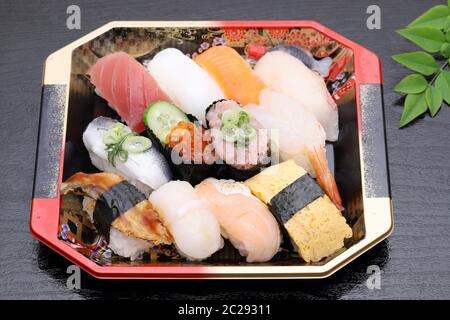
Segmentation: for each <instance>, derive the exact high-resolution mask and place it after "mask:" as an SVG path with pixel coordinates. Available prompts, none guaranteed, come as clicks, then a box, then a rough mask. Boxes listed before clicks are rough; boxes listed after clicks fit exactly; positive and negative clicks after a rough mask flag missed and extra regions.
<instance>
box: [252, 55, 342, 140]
mask: <svg viewBox="0 0 450 320" xmlns="http://www.w3.org/2000/svg"><path fill="white" fill-rule="evenodd" d="M254 70H255V73H256V74H257V75H258V76H259V77H260V78H261V79H262V80H263V81H264V83H265V84H266V85H267V86H268V87H269V88H270V89H273V90H275V91H278V92H281V93H284V94H287V95H288V96H291V97H292V98H294V99H295V100H296V101H298V107H299V108H304V109H306V110H308V111H309V112H310V113H312V114H313V115H314V116H315V117H316V118H317V120H318V121H319V122H320V124H321V125H322V127H323V128H324V130H325V132H326V139H327V140H328V141H336V140H337V138H338V135H339V123H338V109H337V106H336V103H335V102H334V100H333V98H332V97H331V95H330V93H329V92H328V90H327V86H326V84H325V81H324V80H323V78H322V77H321V76H320V75H318V74H317V73H316V72H314V71H311V70H310V69H308V67H307V66H305V64H304V63H303V62H302V61H300V60H299V59H297V58H295V57H294V56H292V55H290V54H289V53H286V52H283V51H272V52H268V53H266V54H265V55H264V56H263V57H262V58H261V59H260V60H259V61H258V62H257V63H256V65H255V69H254Z"/></svg>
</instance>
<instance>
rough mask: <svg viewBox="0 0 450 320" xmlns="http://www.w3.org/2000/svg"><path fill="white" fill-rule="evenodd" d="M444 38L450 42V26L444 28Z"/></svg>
mask: <svg viewBox="0 0 450 320" xmlns="http://www.w3.org/2000/svg"><path fill="white" fill-rule="evenodd" d="M445 30H446V31H445V40H446V41H447V42H450V28H447V29H445Z"/></svg>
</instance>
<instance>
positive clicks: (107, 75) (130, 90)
mask: <svg viewBox="0 0 450 320" xmlns="http://www.w3.org/2000/svg"><path fill="white" fill-rule="evenodd" d="M87 74H88V75H89V76H90V81H91V82H92V84H93V85H94V86H95V88H96V92H97V93H98V94H99V95H100V96H101V97H103V98H104V99H105V100H106V101H108V103H109V105H110V107H112V108H113V109H114V110H115V111H116V112H117V113H118V114H119V116H120V117H121V118H122V119H123V120H124V121H125V122H126V123H127V124H128V126H129V127H130V128H131V129H133V131H136V132H138V133H140V132H142V131H144V129H145V128H144V122H143V121H142V115H143V113H144V110H145V108H147V106H148V105H149V104H150V103H152V102H154V101H157V100H165V101H170V99H169V97H168V96H167V95H166V94H165V93H164V91H163V90H161V88H160V87H159V86H158V84H157V83H156V81H155V79H154V78H153V77H152V76H151V75H150V74H149V73H148V72H147V70H146V69H145V68H144V66H142V65H141V64H140V63H139V62H137V61H136V60H135V59H134V58H133V57H131V56H130V55H128V54H126V53H125V52H115V53H112V54H109V55H107V56H105V57H103V58H100V59H99V60H98V61H97V62H96V63H95V64H94V65H93V66H92V67H91V68H90V69H89V70H88V72H87Z"/></svg>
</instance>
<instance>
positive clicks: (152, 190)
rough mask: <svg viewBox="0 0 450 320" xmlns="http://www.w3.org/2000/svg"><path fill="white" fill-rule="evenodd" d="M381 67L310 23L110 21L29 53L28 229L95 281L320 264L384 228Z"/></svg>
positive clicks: (337, 263) (268, 272) (312, 269)
mask: <svg viewBox="0 0 450 320" xmlns="http://www.w3.org/2000/svg"><path fill="white" fill-rule="evenodd" d="M392 229H393V216H392V206H391V197H390V189H389V177H388V168H387V160H386V144H385V133H384V116H383V102H382V78H381V65H380V62H379V60H378V58H377V57H376V55H375V54H374V53H372V52H370V51H369V50H367V49H365V48H363V47H361V46H360V45H358V44H356V43H354V42H352V41H351V40H349V39H346V38H345V37H343V36H341V35H339V34H337V33H335V32H334V31H332V30H330V29H328V28H326V27H324V26H323V25H321V24H319V23H316V22H313V21H227V22H220V21H216V22H211V21H209V22H183V21H177V22H144V21H143V22H140V21H132V22H111V23H109V24H107V25H105V26H103V27H101V28H99V29H97V30H95V31H93V32H92V33H90V34H88V35H86V36H84V37H83V38H81V39H79V40H77V41H75V42H73V43H71V44H69V45H67V46H66V47H64V48H62V49H60V50H58V51H56V52H54V53H53V54H51V55H50V56H49V57H48V58H47V60H46V63H45V68H44V77H43V87H42V102H41V117H40V132H39V141H38V152H37V162H36V173H35V182H34V193H33V202H32V210H31V218H30V230H31V232H32V234H33V235H34V236H35V237H36V238H37V239H38V240H39V241H41V242H42V243H44V244H46V245H47V246H49V247H50V248H52V249H53V250H55V251H57V252H58V253H59V254H61V255H63V256H64V257H66V258H67V259H69V260H70V261H72V262H73V263H76V264H77V265H79V266H80V267H81V268H83V269H84V270H85V271H87V272H88V273H90V274H91V275H93V276H95V277H98V278H121V279H123V278H142V279H157V278H158V279H169V278H170V279H213V278H214V279H230V278H323V277H327V276H329V275H331V274H332V273H334V272H335V271H337V270H339V269H340V268H342V267H343V266H345V265H346V264H347V263H349V262H350V261H352V260H353V259H355V258H357V257H358V256H359V255H361V254H363V253H364V252H365V251H367V250H369V249H370V248H371V247H373V246H374V245H376V244H377V243H379V242H380V241H382V240H383V239H385V238H386V237H388V236H389V235H390V234H391V232H392Z"/></svg>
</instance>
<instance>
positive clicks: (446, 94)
mask: <svg viewBox="0 0 450 320" xmlns="http://www.w3.org/2000/svg"><path fill="white" fill-rule="evenodd" d="M435 85H436V88H439V90H440V91H441V93H442V97H443V98H444V100H445V102H447V103H448V104H450V72H448V71H442V72H441V73H440V74H439V76H438V77H437V79H436V82H435Z"/></svg>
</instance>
